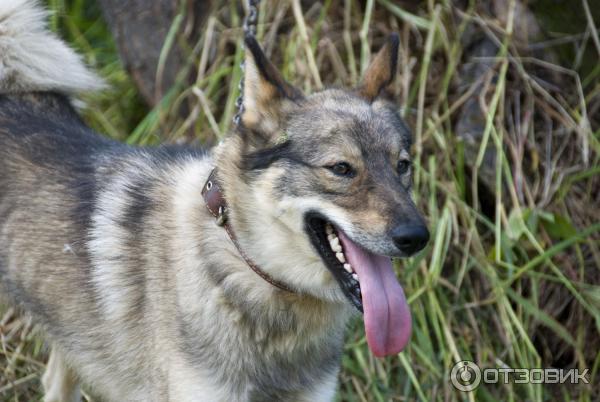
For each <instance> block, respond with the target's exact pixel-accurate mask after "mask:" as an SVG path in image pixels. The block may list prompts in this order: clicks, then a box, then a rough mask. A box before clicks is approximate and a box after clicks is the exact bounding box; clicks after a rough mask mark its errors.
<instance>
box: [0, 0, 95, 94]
mask: <svg viewBox="0 0 600 402" xmlns="http://www.w3.org/2000/svg"><path fill="white" fill-rule="evenodd" d="M46 17H47V13H46V12H45V11H44V9H43V8H42V7H40V5H39V4H38V2H37V1H36V0H0V94H2V93H16V92H29V91H56V92H61V93H66V94H74V93H78V92H83V91H92V90H97V89H101V88H102V87H103V86H104V83H103V81H102V80H101V79H100V78H99V77H98V76H97V75H96V74H94V73H93V72H92V71H91V70H89V69H88V68H87V67H86V66H85V64H84V63H83V61H82V60H81V58H80V57H79V56H78V55H77V54H76V53H75V52H74V51H73V49H71V48H70V47H68V46H67V45H66V44H65V43H64V42H63V41H62V40H61V39H59V38H58V36H57V35H56V34H54V33H53V32H51V31H49V30H48V28H47V26H46Z"/></svg>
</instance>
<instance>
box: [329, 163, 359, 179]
mask: <svg viewBox="0 0 600 402" xmlns="http://www.w3.org/2000/svg"><path fill="white" fill-rule="evenodd" d="M328 169H329V170H331V171H332V172H333V173H335V174H336V175H338V176H344V177H354V176H355V175H356V172H355V171H354V169H353V168H352V166H350V164H348V163H346V162H338V163H336V164H335V165H331V166H328Z"/></svg>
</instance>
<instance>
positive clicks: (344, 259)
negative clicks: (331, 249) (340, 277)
mask: <svg viewBox="0 0 600 402" xmlns="http://www.w3.org/2000/svg"><path fill="white" fill-rule="evenodd" d="M335 256H336V257H337V259H338V260H340V262H341V263H344V262H346V257H344V253H335Z"/></svg>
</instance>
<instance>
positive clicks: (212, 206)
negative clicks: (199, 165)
mask: <svg viewBox="0 0 600 402" xmlns="http://www.w3.org/2000/svg"><path fill="white" fill-rule="evenodd" d="M202 198H204V202H205V204H206V208H208V210H209V211H210V213H211V214H212V215H213V216H214V217H215V219H216V224H217V225H219V226H222V227H223V229H225V231H226V232H227V234H228V235H229V238H230V239H231V242H232V243H233V244H234V245H235V248H236V249H237V251H238V252H239V253H240V255H241V256H242V258H244V261H246V264H248V266H249V267H250V268H251V269H252V270H253V271H254V272H256V274H258V276H260V277H261V278H263V279H264V280H265V281H267V282H269V283H270V284H271V285H273V286H275V287H277V288H279V289H281V290H284V291H286V292H290V293H294V292H293V291H292V290H291V289H290V288H289V287H288V286H286V285H285V284H283V283H281V282H279V281H276V280H275V279H273V278H272V277H271V276H270V275H269V274H267V273H266V272H264V271H263V270H262V269H260V268H259V267H258V265H256V264H255V263H254V262H253V261H252V260H251V259H250V257H248V255H246V253H245V252H244V250H242V248H241V247H240V244H239V243H238V241H237V238H236V236H235V233H234V232H233V229H232V227H231V225H230V223H229V222H228V220H227V212H228V210H227V201H226V200H225V197H224V196H223V192H222V191H221V184H220V182H219V180H218V178H217V168H214V169H213V170H212V171H211V172H210V175H209V176H208V179H207V180H206V183H204V187H202Z"/></svg>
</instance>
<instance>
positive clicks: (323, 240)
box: [306, 214, 363, 312]
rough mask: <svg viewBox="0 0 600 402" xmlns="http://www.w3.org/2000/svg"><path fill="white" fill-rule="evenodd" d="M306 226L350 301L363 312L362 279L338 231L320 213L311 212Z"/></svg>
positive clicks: (314, 243)
mask: <svg viewBox="0 0 600 402" xmlns="http://www.w3.org/2000/svg"><path fill="white" fill-rule="evenodd" d="M306 224H307V225H306V226H307V230H308V233H309V237H310V239H311V241H312V243H313V245H314V246H315V247H316V248H317V250H318V251H319V254H320V255H321V258H322V259H323V261H324V262H325V265H326V266H327V268H328V269H329V270H330V271H331V273H332V274H333V276H334V277H335V279H336V280H337V281H338V283H339V284H340V287H341V288H342V291H343V292H344V294H345V295H346V297H347V298H348V300H350V302H351V303H352V304H353V305H354V307H356V308H357V309H358V310H359V311H360V312H363V302H362V295H361V292H360V280H359V278H358V275H357V274H356V273H355V272H354V268H353V267H352V265H351V264H350V262H349V261H348V260H347V259H346V255H345V254H344V249H343V248H342V244H341V243H340V238H339V236H338V231H337V230H336V229H335V228H334V226H333V225H332V224H331V223H329V222H327V221H326V220H325V219H324V218H322V217H320V216H319V215H315V214H310V215H308V216H307V218H306Z"/></svg>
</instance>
